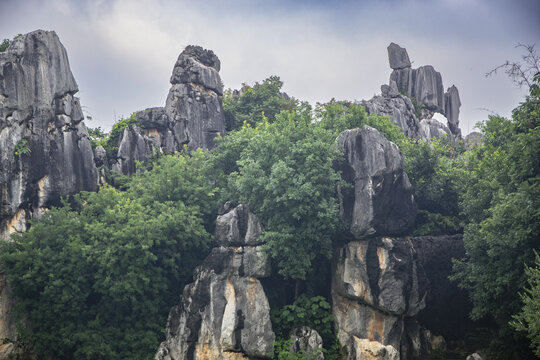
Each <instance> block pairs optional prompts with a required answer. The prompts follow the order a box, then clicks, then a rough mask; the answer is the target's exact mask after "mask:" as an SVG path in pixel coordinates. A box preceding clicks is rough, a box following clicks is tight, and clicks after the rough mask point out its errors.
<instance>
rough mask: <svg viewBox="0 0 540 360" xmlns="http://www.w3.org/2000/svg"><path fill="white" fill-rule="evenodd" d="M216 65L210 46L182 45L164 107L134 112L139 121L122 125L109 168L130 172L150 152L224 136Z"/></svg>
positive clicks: (169, 150) (205, 144)
mask: <svg viewBox="0 0 540 360" xmlns="http://www.w3.org/2000/svg"><path fill="white" fill-rule="evenodd" d="M219 70H220V62H219V59H218V58H217V56H216V55H215V54H214V53H213V52H212V51H210V50H204V49H203V48H201V47H200V46H188V47H186V49H185V50H184V51H183V52H182V53H181V54H180V56H179V57H178V60H177V61H176V64H175V65H174V69H173V73H172V75H171V89H170V90H169V95H168V96H167V101H166V103H165V107H157V108H151V109H146V110H144V111H140V112H138V113H137V114H136V121H137V123H138V124H139V125H138V126H137V125H132V126H129V127H126V128H125V129H124V132H123V134H122V136H121V138H120V140H119V144H118V153H117V155H116V158H113V159H108V161H109V163H110V164H111V168H112V170H115V171H117V172H120V173H122V174H125V175H130V174H133V173H134V172H135V162H136V161H146V160H147V159H148V158H149V157H150V156H151V155H152V153H153V151H158V152H161V153H172V152H175V151H180V150H182V148H183V147H184V146H187V147H188V149H190V150H193V149H197V148H202V149H205V150H206V149H210V148H212V147H214V138H215V137H216V136H218V135H221V136H223V135H225V117H224V113H223V106H222V103H221V96H222V95H223V89H222V87H223V85H222V82H221V78H220V77H219Z"/></svg>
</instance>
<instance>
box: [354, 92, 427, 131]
mask: <svg viewBox="0 0 540 360" xmlns="http://www.w3.org/2000/svg"><path fill="white" fill-rule="evenodd" d="M392 84H393V86H392V87H391V86H388V85H382V86H381V95H375V96H374V97H373V98H372V99H371V100H369V101H365V100H364V101H362V102H361V104H362V105H363V106H364V107H365V108H366V111H367V113H368V114H376V115H381V116H390V117H391V118H392V121H393V122H394V124H396V125H397V126H399V127H400V128H401V130H402V131H403V133H404V134H405V135H406V136H407V137H410V138H415V139H421V138H423V136H422V133H421V132H420V124H419V121H418V119H417V118H416V115H415V114H414V106H413V103H412V102H411V99H409V98H408V97H407V96H404V95H401V94H400V93H399V92H398V91H397V87H395V84H396V83H395V82H392Z"/></svg>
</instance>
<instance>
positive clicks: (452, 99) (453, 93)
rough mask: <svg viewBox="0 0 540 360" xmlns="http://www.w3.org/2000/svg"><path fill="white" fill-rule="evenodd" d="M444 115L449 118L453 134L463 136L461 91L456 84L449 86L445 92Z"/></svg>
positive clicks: (449, 125)
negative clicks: (460, 110)
mask: <svg viewBox="0 0 540 360" xmlns="http://www.w3.org/2000/svg"><path fill="white" fill-rule="evenodd" d="M444 104H445V105H444V109H445V112H444V115H445V116H446V119H447V120H448V127H449V128H450V131H451V132H452V134H454V135H456V136H457V137H461V129H460V128H459V108H460V107H461V100H460V99H459V91H458V89H457V88H456V86H455V85H452V87H449V88H448V90H446V93H445V94H444Z"/></svg>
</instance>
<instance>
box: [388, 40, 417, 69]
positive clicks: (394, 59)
mask: <svg viewBox="0 0 540 360" xmlns="http://www.w3.org/2000/svg"><path fill="white" fill-rule="evenodd" d="M387 50H388V61H389V62H390V67H391V68H392V69H394V70H395V69H405V68H410V67H411V60H409V55H408V54H407V50H406V49H405V48H402V47H401V46H399V45H398V44H395V43H390V45H388V48H387Z"/></svg>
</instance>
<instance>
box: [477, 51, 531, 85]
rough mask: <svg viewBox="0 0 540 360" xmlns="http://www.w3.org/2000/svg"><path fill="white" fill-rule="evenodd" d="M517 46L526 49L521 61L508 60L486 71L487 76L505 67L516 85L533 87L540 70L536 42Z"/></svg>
mask: <svg viewBox="0 0 540 360" xmlns="http://www.w3.org/2000/svg"><path fill="white" fill-rule="evenodd" d="M516 48H523V49H524V50H525V54H524V55H522V56H521V61H519V62H518V61H515V62H510V61H509V60H506V62H505V63H504V64H501V65H499V66H497V67H496V68H494V69H493V70H491V71H489V72H488V73H486V77H489V76H492V75H495V74H497V72H498V71H499V70H501V69H503V70H504V72H505V73H506V74H507V75H508V76H509V77H510V78H511V79H512V81H513V83H514V84H515V85H516V86H518V87H522V86H523V85H526V86H527V87H531V85H532V84H533V78H534V75H535V74H537V73H538V72H540V55H538V54H537V53H536V49H535V48H534V44H533V45H529V44H518V45H517V46H516Z"/></svg>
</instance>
